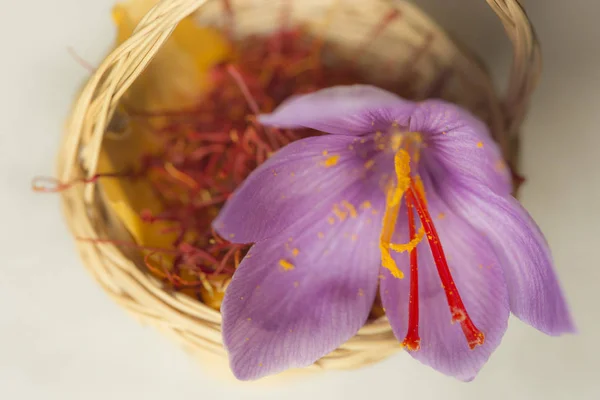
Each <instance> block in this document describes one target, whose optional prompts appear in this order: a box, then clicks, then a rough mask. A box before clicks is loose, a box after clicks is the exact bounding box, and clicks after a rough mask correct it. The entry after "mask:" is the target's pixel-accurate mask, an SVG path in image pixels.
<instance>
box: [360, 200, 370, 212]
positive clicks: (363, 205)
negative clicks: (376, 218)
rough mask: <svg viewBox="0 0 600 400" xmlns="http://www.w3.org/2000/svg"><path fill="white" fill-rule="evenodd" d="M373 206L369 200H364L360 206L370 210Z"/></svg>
mask: <svg viewBox="0 0 600 400" xmlns="http://www.w3.org/2000/svg"><path fill="white" fill-rule="evenodd" d="M371 207H373V206H372V205H371V202H370V201H369V200H365V201H363V202H362V204H361V205H360V208H361V209H363V210H368V209H369V208H371Z"/></svg>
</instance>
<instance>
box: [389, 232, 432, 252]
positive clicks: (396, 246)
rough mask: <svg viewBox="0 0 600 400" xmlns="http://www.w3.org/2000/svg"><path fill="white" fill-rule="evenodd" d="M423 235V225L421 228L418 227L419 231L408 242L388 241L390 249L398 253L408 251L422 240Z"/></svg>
mask: <svg viewBox="0 0 600 400" xmlns="http://www.w3.org/2000/svg"><path fill="white" fill-rule="evenodd" d="M423 236H425V229H423V227H421V229H419V232H417V234H416V236H415V237H414V238H413V239H412V240H411V241H410V242H408V243H390V249H392V250H394V251H395V252H398V253H403V252H405V251H407V252H410V251H412V250H413V249H414V248H415V247H417V245H418V244H419V243H421V240H423Z"/></svg>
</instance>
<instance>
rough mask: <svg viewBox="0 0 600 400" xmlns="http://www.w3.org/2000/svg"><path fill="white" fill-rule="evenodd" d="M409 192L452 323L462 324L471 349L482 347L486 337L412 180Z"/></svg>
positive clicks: (423, 200)
mask: <svg viewBox="0 0 600 400" xmlns="http://www.w3.org/2000/svg"><path fill="white" fill-rule="evenodd" d="M409 191H410V193H411V196H412V199H414V204H415V207H416V210H417V214H418V215H419V218H420V220H421V223H422V224H423V228H424V229H425V234H426V235H427V240H428V241H429V247H430V248H431V253H432V255H433V259H434V261H435V266H436V267H437V270H438V275H439V276H440V280H441V281H442V286H443V288H444V292H445V293H446V300H447V301H448V306H449V307H450V313H451V314H452V322H453V323H454V322H459V323H460V325H461V328H462V330H463V333H464V335H465V338H466V339H467V343H468V345H469V347H470V348H471V349H474V348H475V347H477V346H481V345H482V344H483V343H484V341H485V335H484V334H483V332H481V331H480V330H479V329H477V327H476V326H475V324H474V323H473V321H472V320H471V317H469V314H468V313H467V310H466V308H465V305H464V303H463V301H462V298H461V297H460V294H459V293H458V288H457V287H456V284H455V283H454V279H453V278H452V274H451V273H450V268H449V267H448V263H447V262H446V256H445V255H444V249H443V248H442V244H441V242H440V239H439V236H438V234H437V231H436V229H435V226H434V224H433V220H432V219H431V215H430V214H429V211H428V210H427V205H426V203H425V199H423V198H422V197H421V195H420V194H419V191H418V189H417V188H416V186H415V183H414V181H413V180H412V179H411V183H410V189H409Z"/></svg>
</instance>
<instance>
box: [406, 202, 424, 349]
mask: <svg viewBox="0 0 600 400" xmlns="http://www.w3.org/2000/svg"><path fill="white" fill-rule="evenodd" d="M406 208H407V214H408V233H409V240H413V239H414V238H415V237H416V236H417V231H416V229H415V217H414V215H413V212H414V211H413V210H414V208H415V206H414V198H413V195H412V192H410V191H408V192H407V193H406ZM402 346H403V347H405V348H406V349H408V350H410V351H417V350H419V349H420V348H421V338H420V337H419V265H418V263H417V249H416V247H415V248H414V249H412V250H411V251H410V294H409V297H408V330H407V332H406V337H405V338H404V341H402Z"/></svg>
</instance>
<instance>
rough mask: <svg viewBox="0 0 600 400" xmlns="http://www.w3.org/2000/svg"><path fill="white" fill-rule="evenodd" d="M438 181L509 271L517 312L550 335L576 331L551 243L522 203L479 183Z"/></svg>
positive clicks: (449, 200) (513, 306)
mask: <svg viewBox="0 0 600 400" xmlns="http://www.w3.org/2000/svg"><path fill="white" fill-rule="evenodd" d="M463 183H464V184H465V185H467V183H466V182H463ZM436 185H438V186H439V189H438V190H439V193H440V195H441V197H442V198H443V200H444V201H445V202H446V203H447V204H448V205H449V206H450V207H452V209H453V210H454V211H455V212H456V213H457V214H459V215H460V216H461V218H463V219H464V220H466V221H468V222H469V223H470V224H471V225H472V226H473V227H474V228H475V229H477V230H478V231H479V232H480V233H481V234H483V235H486V236H487V237H488V238H489V241H490V243H491V244H492V247H493V249H494V251H495V252H496V254H497V256H498V258H499V260H500V262H501V265H502V268H503V269H504V275H505V278H506V282H507V285H508V291H509V296H510V308H511V311H512V312H513V314H515V315H516V316H517V317H519V318H520V319H521V320H523V321H524V322H526V323H528V324H529V325H531V326H533V327H534V328H536V329H538V330H540V331H542V332H544V333H546V334H548V335H560V334H563V333H573V332H574V331H575V326H574V324H573V321H572V319H571V315H570V312H569V308H568V306H567V304H566V301H565V299H564V296H563V293H562V290H561V288H560V285H559V283H558V279H557V277H556V273H555V272H554V268H553V261H552V256H551V253H550V249H549V247H548V244H547V242H546V240H545V238H544V236H543V234H542V233H541V231H540V229H539V228H538V226H537V225H536V224H535V222H534V221H533V219H532V218H531V217H530V216H529V214H528V213H527V211H526V210H525V209H524V208H523V207H522V206H521V204H519V202H518V201H517V200H515V199H514V198H513V197H511V196H500V195H498V194H496V193H494V192H493V191H491V190H489V189H488V188H486V187H484V186H481V185H479V183H478V182H471V183H470V185H468V186H463V185H461V184H457V183H456V182H455V183H454V184H453V183H452V182H446V184H439V183H436Z"/></svg>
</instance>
